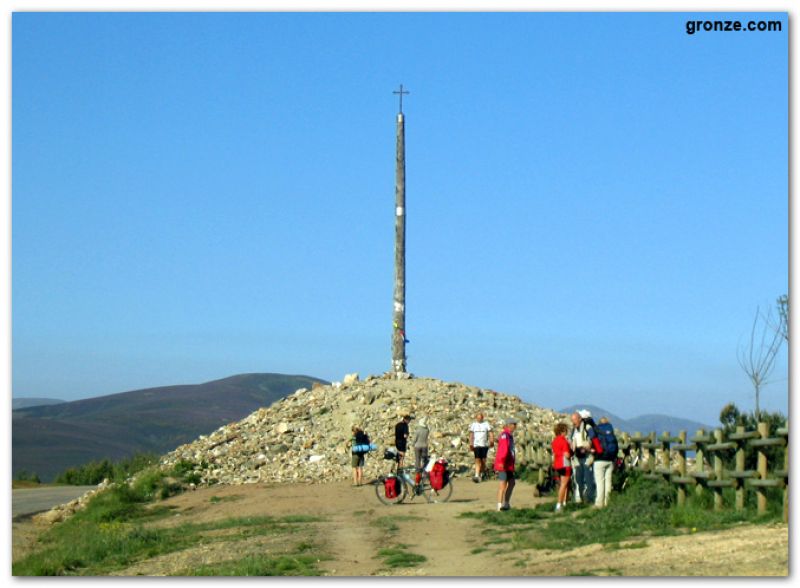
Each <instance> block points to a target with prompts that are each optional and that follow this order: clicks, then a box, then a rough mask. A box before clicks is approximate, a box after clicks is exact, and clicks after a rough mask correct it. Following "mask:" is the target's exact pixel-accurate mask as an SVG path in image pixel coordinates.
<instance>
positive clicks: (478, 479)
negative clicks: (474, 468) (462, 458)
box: [472, 476, 481, 484]
mask: <svg viewBox="0 0 800 588" xmlns="http://www.w3.org/2000/svg"><path fill="white" fill-rule="evenodd" d="M472 481H473V482H475V483H476V484H477V483H478V482H480V481H481V479H480V478H479V477H478V476H472Z"/></svg>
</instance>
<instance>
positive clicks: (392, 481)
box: [383, 476, 400, 498]
mask: <svg viewBox="0 0 800 588" xmlns="http://www.w3.org/2000/svg"><path fill="white" fill-rule="evenodd" d="M383 490H384V492H386V498H397V495H398V494H400V480H398V479H397V476H388V477H387V478H386V479H385V480H384V481H383Z"/></svg>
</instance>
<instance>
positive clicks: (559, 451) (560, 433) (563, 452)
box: [551, 423, 572, 512]
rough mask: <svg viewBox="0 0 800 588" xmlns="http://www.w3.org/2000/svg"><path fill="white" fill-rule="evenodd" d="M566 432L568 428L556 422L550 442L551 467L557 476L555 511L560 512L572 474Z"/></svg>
mask: <svg viewBox="0 0 800 588" xmlns="http://www.w3.org/2000/svg"><path fill="white" fill-rule="evenodd" d="M568 432H569V428H568V427H567V425H565V424H564V423H558V424H557V425H556V426H555V429H554V430H553V433H555V436H556V437H555V439H553V443H552V444H551V447H552V449H553V469H554V470H555V471H556V473H557V474H558V477H559V486H558V499H557V502H556V512H561V509H562V508H563V507H564V505H565V504H566V503H567V492H568V491H569V479H570V477H571V476H572V467H571V463H572V462H571V461H570V456H571V454H572V452H571V450H570V445H569V440H568V439H567V433H568Z"/></svg>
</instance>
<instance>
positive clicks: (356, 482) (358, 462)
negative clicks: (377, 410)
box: [350, 425, 369, 486]
mask: <svg viewBox="0 0 800 588" xmlns="http://www.w3.org/2000/svg"><path fill="white" fill-rule="evenodd" d="M352 432H353V436H352V438H351V439H350V448H351V449H350V450H351V452H352V456H351V457H350V464H351V465H352V466H353V486H361V484H362V483H363V480H364V456H365V455H366V453H365V452H361V451H358V452H356V451H354V449H355V447H356V446H357V445H362V446H363V445H369V436H367V434H366V433H365V432H364V431H362V430H361V427H359V426H358V425H353V428H352Z"/></svg>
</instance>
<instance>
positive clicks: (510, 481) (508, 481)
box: [494, 418, 517, 510]
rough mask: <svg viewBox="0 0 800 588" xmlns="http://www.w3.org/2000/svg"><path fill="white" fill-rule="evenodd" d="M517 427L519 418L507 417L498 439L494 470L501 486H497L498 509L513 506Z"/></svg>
mask: <svg viewBox="0 0 800 588" xmlns="http://www.w3.org/2000/svg"><path fill="white" fill-rule="evenodd" d="M516 429H517V420H516V419H513V418H509V419H506V426H505V427H504V428H503V432H502V433H500V437H499V438H498V439H497V453H496V454H495V456H494V471H495V472H497V479H498V480H499V481H500V486H499V487H498V488H497V510H508V509H510V508H511V493H512V492H513V491H514V485H515V484H516V482H515V481H514V465H515V462H516V454H515V451H514V431H516Z"/></svg>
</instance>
